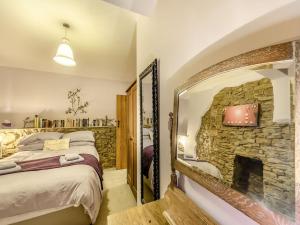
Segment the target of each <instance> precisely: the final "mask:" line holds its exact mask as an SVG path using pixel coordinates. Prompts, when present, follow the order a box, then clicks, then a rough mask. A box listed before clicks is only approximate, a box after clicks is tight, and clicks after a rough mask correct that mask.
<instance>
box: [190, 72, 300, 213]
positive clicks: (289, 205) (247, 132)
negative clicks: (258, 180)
mask: <svg viewBox="0 0 300 225" xmlns="http://www.w3.org/2000/svg"><path fill="white" fill-rule="evenodd" d="M291 96H292V95H291ZM291 102H293V101H291ZM250 103H259V104H260V113H259V126H258V127H229V126H224V125H223V124H222V114H223V109H224V107H225V106H230V105H242V104H250ZM293 108H294V106H292V109H293ZM273 109H274V104H273V87H272V83H271V81H270V80H269V79H267V78H265V79H261V80H259V81H254V82H248V83H245V84H243V85H240V86H237V87H228V88H224V89H222V90H221V91H220V92H219V93H218V94H216V95H215V96H214V99H213V102H212V105H211V107H210V109H209V110H208V111H207V112H206V113H205V114H204V116H203V117H202V122H201V127H200V129H199V131H198V133H197V135H196V141H197V156H198V157H199V158H200V159H202V160H208V161H209V162H211V163H212V164H213V165H215V166H216V167H217V168H218V169H219V170H220V172H221V173H222V175H223V177H224V180H223V181H224V183H225V184H227V185H229V186H232V181H233V173H234V159H235V157H236V155H240V156H244V157H248V158H253V159H258V160H261V161H262V162H263V189H264V190H263V193H264V197H263V200H262V201H263V202H264V203H265V204H266V205H267V206H268V207H270V208H272V209H273V210H276V211H277V212H280V213H283V214H285V215H288V216H290V217H294V213H295V212H294V204H295V190H294V188H295V184H294V182H295V175H294V153H295V152H294V133H295V128H294V121H292V123H291V124H278V123H274V122H273ZM292 118H293V115H292Z"/></svg>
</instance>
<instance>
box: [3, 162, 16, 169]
mask: <svg viewBox="0 0 300 225" xmlns="http://www.w3.org/2000/svg"><path fill="white" fill-rule="evenodd" d="M16 166H17V164H16V163H15V162H0V170H7V169H11V168H14V167H16Z"/></svg>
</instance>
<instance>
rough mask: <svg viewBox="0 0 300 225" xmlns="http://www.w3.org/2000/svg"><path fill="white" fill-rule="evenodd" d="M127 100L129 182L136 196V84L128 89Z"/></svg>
mask: <svg viewBox="0 0 300 225" xmlns="http://www.w3.org/2000/svg"><path fill="white" fill-rule="evenodd" d="M127 100H128V153H127V154H128V155H127V158H128V161H127V182H128V184H129V186H130V188H131V190H132V192H133V194H134V195H135V197H136V191H137V160H136V159H137V152H136V149H137V146H136V145H137V138H136V136H137V134H136V125H137V124H136V121H137V118H136V116H137V114H136V110H137V106H136V103H137V101H136V85H133V86H132V87H131V88H130V89H129V90H128V91H127Z"/></svg>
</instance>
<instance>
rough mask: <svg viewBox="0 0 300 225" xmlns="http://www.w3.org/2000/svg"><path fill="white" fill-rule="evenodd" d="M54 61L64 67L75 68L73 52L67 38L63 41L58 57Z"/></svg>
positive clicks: (59, 47)
mask: <svg viewBox="0 0 300 225" xmlns="http://www.w3.org/2000/svg"><path fill="white" fill-rule="evenodd" d="M53 60H54V61H55V62H56V63H58V64H61V65H63V66H75V65H76V62H75V61H74V56H73V51H72V49H71V47H70V45H69V40H68V39H66V38H63V39H62V42H61V43H60V45H59V46H58V49H57V52H56V55H55V56H54V58H53Z"/></svg>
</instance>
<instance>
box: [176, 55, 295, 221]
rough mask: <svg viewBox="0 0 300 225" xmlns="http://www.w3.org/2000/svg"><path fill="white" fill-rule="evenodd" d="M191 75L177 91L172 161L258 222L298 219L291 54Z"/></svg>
mask: <svg viewBox="0 0 300 225" xmlns="http://www.w3.org/2000/svg"><path fill="white" fill-rule="evenodd" d="M191 80H192V81H193V82H191V81H190V82H188V83H187V84H184V85H183V87H181V88H179V89H178V90H177V91H176V93H175V96H176V97H175V101H176V102H177V103H175V108H174V112H176V115H177V117H176V118H174V119H175V120H176V123H175V125H176V127H175V128H174V129H176V130H175V135H174V137H173V139H174V140H175V143H174V146H176V147H175V152H176V155H175V158H176V160H175V168H177V170H179V171H182V172H183V173H184V174H186V175H188V176H189V177H190V178H192V179H194V180H195V181H197V182H198V183H199V184H201V185H203V186H204V187H206V188H207V189H208V190H209V191H212V192H213V193H215V194H217V195H219V196H220V197H221V198H223V199H224V200H226V201H227V202H229V203H231V204H232V205H233V206H234V207H236V208H238V209H240V210H241V211H243V212H244V213H245V214H247V215H248V216H250V217H252V218H253V219H254V220H256V221H257V222H259V223H262V224H269V223H266V221H268V220H267V219H269V218H268V216H271V217H272V218H271V220H276V221H282V222H280V223H276V224H285V223H284V222H283V221H289V222H291V221H292V222H295V214H296V207H295V193H296V190H295V176H296V174H295V115H296V114H295V107H296V91H295V61H294V60H293V59H288V60H281V61H275V62H270V63H263V64H255V65H250V66H245V67H239V68H237V69H233V70H228V71H226V70H225V71H224V72H222V73H217V74H212V75H211V76H207V77H206V78H200V77H198V79H191ZM195 174H196V175H195ZM257 203H258V204H257ZM243 204H245V205H243ZM251 207H252V208H251ZM255 207H256V208H255ZM257 207H258V208H257ZM255 209H256V212H255ZM258 210H259V211H258ZM258 212H260V213H261V214H260V215H258ZM270 212H271V214H270ZM262 215H263V216H262ZM279 218H280V219H279ZM274 224H275V223H274Z"/></svg>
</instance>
